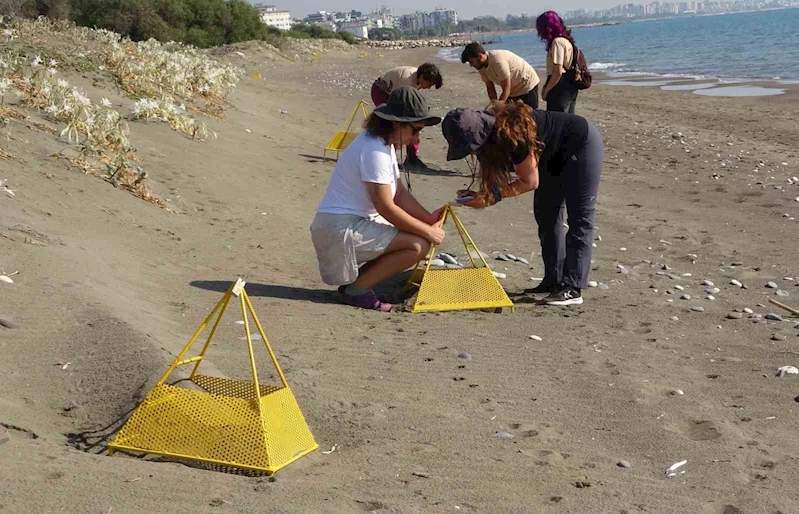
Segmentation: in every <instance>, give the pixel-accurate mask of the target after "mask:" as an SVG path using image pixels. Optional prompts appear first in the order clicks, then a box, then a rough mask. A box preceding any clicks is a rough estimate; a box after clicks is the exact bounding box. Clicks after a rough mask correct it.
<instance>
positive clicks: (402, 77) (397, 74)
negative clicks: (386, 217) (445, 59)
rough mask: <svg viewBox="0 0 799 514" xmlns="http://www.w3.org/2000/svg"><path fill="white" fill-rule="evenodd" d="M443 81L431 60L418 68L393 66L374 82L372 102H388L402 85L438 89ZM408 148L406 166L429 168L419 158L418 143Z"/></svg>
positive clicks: (376, 104) (377, 104)
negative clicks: (392, 93)
mask: <svg viewBox="0 0 799 514" xmlns="http://www.w3.org/2000/svg"><path fill="white" fill-rule="evenodd" d="M443 83H444V81H443V79H442V78H441V72H440V71H439V69H438V66H436V65H435V64H432V63H429V62H426V63H424V64H422V65H421V66H419V67H418V68H414V67H413V66H400V67H398V68H392V69H390V70H388V71H387V72H385V73H384V74H383V76H382V77H378V78H377V80H375V81H374V83H373V84H372V102H374V104H375V107H377V106H379V105H383V104H384V103H386V102H388V97H389V95H390V94H391V92H392V91H394V90H395V89H398V88H400V87H402V86H410V87H412V88H414V89H430V88H432V87H434V86H435V88H436V89H441V86H442V84H443ZM406 150H407V152H408V154H407V155H408V157H407V159H405V162H404V163H403V164H404V165H405V166H414V167H417V168H427V165H426V164H425V163H424V162H423V161H422V159H420V158H419V145H418V144H410V145H408V146H407V148H406Z"/></svg>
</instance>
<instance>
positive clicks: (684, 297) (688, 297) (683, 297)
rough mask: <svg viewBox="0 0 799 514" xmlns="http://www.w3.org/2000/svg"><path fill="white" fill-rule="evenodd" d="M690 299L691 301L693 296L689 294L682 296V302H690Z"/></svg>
mask: <svg viewBox="0 0 799 514" xmlns="http://www.w3.org/2000/svg"><path fill="white" fill-rule="evenodd" d="M690 299H691V295H689V294H684V295H682V296H680V300H690Z"/></svg>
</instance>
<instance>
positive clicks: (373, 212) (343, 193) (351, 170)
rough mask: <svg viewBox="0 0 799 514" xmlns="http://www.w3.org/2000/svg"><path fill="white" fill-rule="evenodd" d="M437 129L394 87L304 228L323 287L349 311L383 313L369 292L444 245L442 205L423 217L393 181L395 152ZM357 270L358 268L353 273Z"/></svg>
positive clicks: (413, 99)
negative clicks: (332, 287) (332, 291)
mask: <svg viewBox="0 0 799 514" xmlns="http://www.w3.org/2000/svg"><path fill="white" fill-rule="evenodd" d="M438 123H441V118H439V117H437V116H431V115H430V107H429V105H428V104H427V101H426V100H425V98H424V97H423V96H422V95H421V94H420V93H419V92H418V91H417V90H415V89H414V88H412V87H409V86H403V87H400V88H398V89H395V90H394V91H393V92H392V93H391V96H390V97H389V99H388V102H387V103H386V104H384V105H381V106H380V107H378V108H376V109H375V110H374V111H373V112H372V114H371V115H370V116H369V118H368V119H367V120H366V122H365V123H364V128H365V130H364V131H363V132H361V134H360V135H358V137H356V138H355V139H354V140H353V141H352V143H350V145H349V146H348V147H347V149H346V150H344V152H343V153H342V154H341V157H340V158H339V161H338V163H337V164H336V167H335V169H334V170H333V175H332V176H331V177H330V183H329V184H328V186H327V190H326V191H325V196H324V198H323V199H322V202H321V204H320V205H319V208H318V210H317V213H316V217H315V218H314V220H313V224H312V225H311V239H312V240H313V245H314V248H315V249H316V258H317V260H318V261H319V272H320V274H321V275H322V280H323V281H324V282H325V283H326V284H330V285H340V286H341V287H339V288H338V291H339V294H340V295H341V299H342V300H343V301H344V303H346V304H348V305H353V306H356V307H361V308H364V309H373V310H379V311H383V312H389V311H390V310H391V307H392V306H391V304H388V303H383V302H381V301H380V300H379V299H378V298H377V295H375V293H374V291H372V288H373V287H374V286H375V285H377V284H378V283H380V282H382V281H383V280H385V279H387V278H389V277H391V276H393V275H396V274H397V273H400V272H402V271H404V270H406V269H408V268H409V267H411V266H412V265H414V264H415V263H417V262H418V261H419V260H421V259H423V258H424V257H425V256H426V255H427V253H428V252H429V251H430V244H431V243H433V244H436V245H438V244H441V242H442V241H443V240H444V231H443V230H442V228H441V224H442V222H443V219H442V213H443V209H444V208H443V207H442V208H441V209H438V210H437V211H435V212H433V213H430V212H428V211H427V210H426V209H425V208H424V207H422V206H421V205H420V204H419V202H417V201H416V199H415V198H414V197H413V195H411V193H410V192H409V191H408V190H407V189H406V188H405V186H404V185H403V184H402V182H401V181H400V180H398V179H399V176H400V173H399V166H398V164H397V154H396V152H395V148H397V147H399V148H402V147H403V146H404V145H409V144H415V143H418V142H419V132H421V131H422V129H423V128H425V127H429V126H431V125H437V124H438ZM359 265H362V266H360V269H359Z"/></svg>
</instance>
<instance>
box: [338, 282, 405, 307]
mask: <svg viewBox="0 0 799 514" xmlns="http://www.w3.org/2000/svg"><path fill="white" fill-rule="evenodd" d="M346 287H347V286H341V287H339V288H338V293H339V295H341V300H342V301H343V302H344V303H346V304H347V305H352V306H353V307H360V308H361V309H369V310H373V311H381V312H391V308H392V307H393V306H392V305H391V304H390V303H383V302H381V301H380V300H379V299H378V298H377V295H376V294H375V292H374V291H369V292H367V293H364V294H360V295H358V296H351V295H348V294H347V293H345V292H344V289H345V288H346Z"/></svg>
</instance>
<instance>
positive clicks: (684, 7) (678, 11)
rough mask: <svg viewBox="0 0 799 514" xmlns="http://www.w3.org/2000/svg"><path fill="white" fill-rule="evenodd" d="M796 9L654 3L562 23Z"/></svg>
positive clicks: (790, 0)
mask: <svg viewBox="0 0 799 514" xmlns="http://www.w3.org/2000/svg"><path fill="white" fill-rule="evenodd" d="M798 6H799V1H797V0H712V1H707V2H697V1H695V0H680V1H676V2H659V1H655V2H650V3H647V4H632V3H630V4H623V5H618V6H616V7H612V8H610V9H602V10H599V11H587V10H585V9H576V10H573V11H567V12H565V13H564V19H566V20H570V21H572V22H573V21H578V22H594V21H596V22H601V21H607V20H623V19H632V18H650V17H658V16H676V15H683V14H684V15H693V14H724V13H732V12H742V11H757V10H760V9H779V8H785V7H798Z"/></svg>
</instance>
